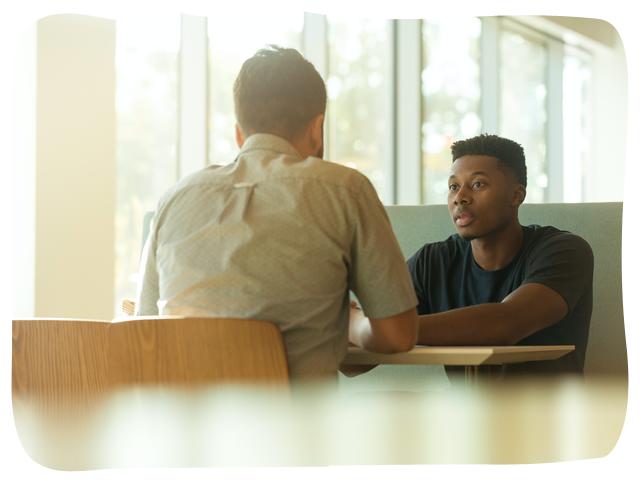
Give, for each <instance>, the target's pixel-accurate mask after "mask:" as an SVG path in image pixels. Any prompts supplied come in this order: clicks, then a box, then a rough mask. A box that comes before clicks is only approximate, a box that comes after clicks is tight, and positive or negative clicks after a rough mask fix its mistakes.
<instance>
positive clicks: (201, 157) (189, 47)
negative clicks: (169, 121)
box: [177, 15, 209, 178]
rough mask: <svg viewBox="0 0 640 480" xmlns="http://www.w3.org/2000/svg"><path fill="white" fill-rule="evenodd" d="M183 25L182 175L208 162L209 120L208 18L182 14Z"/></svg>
mask: <svg viewBox="0 0 640 480" xmlns="http://www.w3.org/2000/svg"><path fill="white" fill-rule="evenodd" d="M180 27H181V28H180V32H181V33H180V54H179V55H180V57H179V58H180V61H179V69H178V142H177V143H178V168H177V176H178V178H182V177H184V176H185V175H187V174H189V173H191V172H194V171H196V170H199V169H201V168H203V167H204V166H206V165H207V158H208V152H207V149H208V145H207V131H208V122H209V115H208V112H209V108H208V105H209V101H208V85H209V79H208V43H207V19H206V17H196V16H191V15H182V16H181V21H180Z"/></svg>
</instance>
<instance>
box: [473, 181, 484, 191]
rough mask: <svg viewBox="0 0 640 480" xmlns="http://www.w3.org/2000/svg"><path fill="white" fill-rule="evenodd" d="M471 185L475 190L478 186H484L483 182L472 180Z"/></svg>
mask: <svg viewBox="0 0 640 480" xmlns="http://www.w3.org/2000/svg"><path fill="white" fill-rule="evenodd" d="M471 186H472V187H473V188H475V189H476V190H477V189H478V188H482V187H484V182H473V183H472V184H471Z"/></svg>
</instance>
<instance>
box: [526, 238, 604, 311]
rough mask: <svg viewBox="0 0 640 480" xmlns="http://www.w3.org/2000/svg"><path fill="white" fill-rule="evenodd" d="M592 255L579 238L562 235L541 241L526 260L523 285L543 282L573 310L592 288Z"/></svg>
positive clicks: (587, 245)
mask: <svg viewBox="0 0 640 480" xmlns="http://www.w3.org/2000/svg"><path fill="white" fill-rule="evenodd" d="M592 282H593V252H592V250H591V247H590V246H589V244H588V243H587V242H586V241H585V240H584V239H582V238H580V237H579V236H577V235H574V234H571V233H568V232H561V233H559V234H557V235H553V236H550V237H548V238H545V239H544V240H541V241H540V242H539V243H538V244H537V245H536V246H535V247H534V248H533V249H532V250H531V253H530V255H529V260H528V261H527V271H526V275H525V279H524V281H523V282H522V283H523V284H526V283H540V284H542V285H545V286H547V287H549V288H551V289H552V290H554V291H555V292H557V293H558V294H560V295H561V296H562V298H564V300H565V302H567V306H568V308H569V311H573V309H574V307H575V306H576V304H577V303H578V301H579V300H580V298H581V297H582V296H583V295H584V294H585V292H587V291H588V290H589V289H591V287H592Z"/></svg>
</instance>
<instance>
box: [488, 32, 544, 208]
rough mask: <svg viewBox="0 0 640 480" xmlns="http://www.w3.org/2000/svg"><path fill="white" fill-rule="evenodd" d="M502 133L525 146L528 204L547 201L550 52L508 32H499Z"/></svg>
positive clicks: (536, 42)
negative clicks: (548, 54) (548, 71)
mask: <svg viewBox="0 0 640 480" xmlns="http://www.w3.org/2000/svg"><path fill="white" fill-rule="evenodd" d="M500 33H501V34H500V117H499V118H500V131H499V134H500V135H501V136H504V137H507V138H510V139H512V140H515V141H517V142H518V143H520V144H521V145H522V147H523V148H524V151H525V156H526V159H527V202H528V203H539V202H544V201H546V200H547V186H548V184H549V179H548V176H547V142H546V122H547V109H546V97H547V83H546V71H547V70H546V69H547V51H546V48H545V46H544V44H543V43H541V42H538V41H535V40H532V39H530V38H529V37H527V36H525V35H523V34H521V33H519V32H516V31H513V30H509V29H503V30H502V31H501V32H500Z"/></svg>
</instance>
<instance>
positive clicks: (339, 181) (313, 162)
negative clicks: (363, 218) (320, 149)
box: [298, 157, 373, 192]
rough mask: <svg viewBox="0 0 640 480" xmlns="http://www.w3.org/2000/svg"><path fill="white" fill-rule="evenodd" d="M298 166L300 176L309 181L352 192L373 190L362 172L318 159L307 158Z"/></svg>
mask: <svg viewBox="0 0 640 480" xmlns="http://www.w3.org/2000/svg"><path fill="white" fill-rule="evenodd" d="M300 166H301V167H302V168H300V169H299V170H298V172H299V174H300V176H301V177H306V178H308V179H310V180H314V181H320V182H325V183H327V184H330V185H335V186H338V187H344V188H346V189H348V190H350V191H353V192H359V191H361V190H362V189H363V188H369V187H370V188H371V189H373V185H372V184H371V181H370V180H369V179H368V178H367V177H366V176H365V175H364V174H363V173H362V172H360V171H358V170H356V169H355V168H352V167H349V166H346V165H342V164H339V163H335V162H332V161H330V160H323V159H321V158H318V157H307V158H306V159H305V160H304V161H303V162H302V163H301V164H300Z"/></svg>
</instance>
